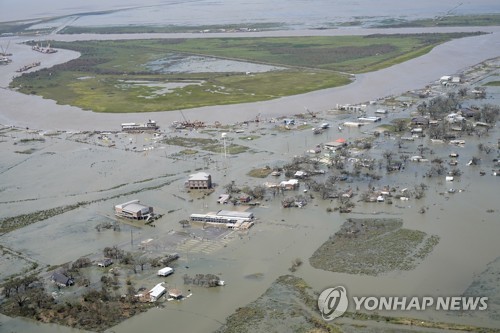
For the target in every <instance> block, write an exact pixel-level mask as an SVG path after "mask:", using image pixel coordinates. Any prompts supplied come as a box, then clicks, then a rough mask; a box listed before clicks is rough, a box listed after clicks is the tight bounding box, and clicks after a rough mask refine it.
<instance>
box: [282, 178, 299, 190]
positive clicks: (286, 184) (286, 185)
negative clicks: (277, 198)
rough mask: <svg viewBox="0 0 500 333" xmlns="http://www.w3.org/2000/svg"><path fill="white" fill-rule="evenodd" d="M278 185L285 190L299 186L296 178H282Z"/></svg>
mask: <svg viewBox="0 0 500 333" xmlns="http://www.w3.org/2000/svg"><path fill="white" fill-rule="evenodd" d="M280 187H281V188H283V189H285V190H295V189H297V188H298V187H299V180H298V179H290V180H284V181H282V182H281V183H280Z"/></svg>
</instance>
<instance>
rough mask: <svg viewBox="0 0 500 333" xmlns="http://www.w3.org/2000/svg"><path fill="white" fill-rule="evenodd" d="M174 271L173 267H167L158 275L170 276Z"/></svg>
mask: <svg viewBox="0 0 500 333" xmlns="http://www.w3.org/2000/svg"><path fill="white" fill-rule="evenodd" d="M173 273H174V269H173V268H171V267H165V268H162V269H160V270H159V271H158V274H157V275H158V276H169V275H170V274H173Z"/></svg>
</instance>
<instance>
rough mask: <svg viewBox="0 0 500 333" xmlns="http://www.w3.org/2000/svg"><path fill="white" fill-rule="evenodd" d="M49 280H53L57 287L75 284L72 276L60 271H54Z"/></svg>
mask: <svg viewBox="0 0 500 333" xmlns="http://www.w3.org/2000/svg"><path fill="white" fill-rule="evenodd" d="M50 279H51V281H52V282H54V284H56V285H57V286H58V287H69V286H72V285H73V284H75V281H74V280H73V278H72V277H69V276H66V275H65V274H63V273H60V272H54V274H52V276H51V277H50Z"/></svg>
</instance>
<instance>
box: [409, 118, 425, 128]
mask: <svg viewBox="0 0 500 333" xmlns="http://www.w3.org/2000/svg"><path fill="white" fill-rule="evenodd" d="M411 123H412V124H413V125H418V126H428V125H429V119H428V118H425V117H414V118H411Z"/></svg>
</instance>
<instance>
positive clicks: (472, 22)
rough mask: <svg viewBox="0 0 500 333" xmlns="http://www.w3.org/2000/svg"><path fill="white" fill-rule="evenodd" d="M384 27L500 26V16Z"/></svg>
mask: <svg viewBox="0 0 500 333" xmlns="http://www.w3.org/2000/svg"><path fill="white" fill-rule="evenodd" d="M380 25H381V26H382V27H390V28H409V27H422V28H424V27H467V26H470V27H476V26H477V27H482V26H496V25H500V14H483V15H465V16H462V15H450V16H438V17H433V18H427V19H421V20H413V21H405V22H393V21H392V22H390V21H386V22H381V24H380Z"/></svg>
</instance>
